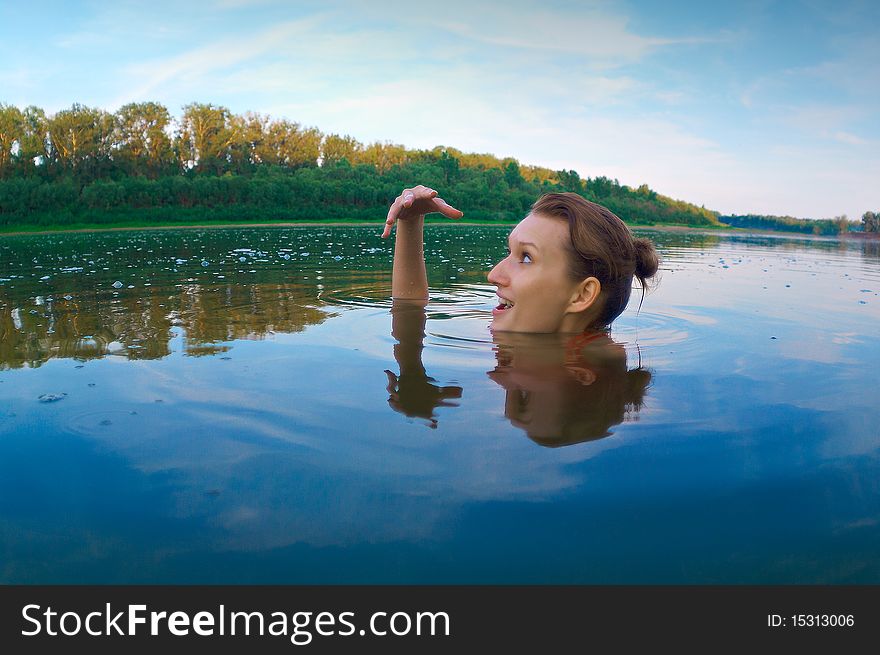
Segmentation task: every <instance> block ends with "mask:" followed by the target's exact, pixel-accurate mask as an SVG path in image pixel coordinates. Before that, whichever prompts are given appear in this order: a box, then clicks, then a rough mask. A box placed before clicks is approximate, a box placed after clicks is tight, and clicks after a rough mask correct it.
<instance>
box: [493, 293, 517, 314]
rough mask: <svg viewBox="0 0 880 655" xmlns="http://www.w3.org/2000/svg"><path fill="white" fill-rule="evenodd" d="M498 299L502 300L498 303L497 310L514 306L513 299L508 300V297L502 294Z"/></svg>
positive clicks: (501, 310) (500, 310)
mask: <svg viewBox="0 0 880 655" xmlns="http://www.w3.org/2000/svg"><path fill="white" fill-rule="evenodd" d="M498 300H499V301H500V302H499V303H498V306H497V307H496V308H495V309H496V311H499V312H503V311H504V310H506V309H510V308H511V307H513V303H512V302H511V301H509V300H507V298H502V297H501V296H498Z"/></svg>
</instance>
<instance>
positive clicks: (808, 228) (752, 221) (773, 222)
mask: <svg viewBox="0 0 880 655" xmlns="http://www.w3.org/2000/svg"><path fill="white" fill-rule="evenodd" d="M840 218H843V222H844V224H846V217H845V216H844V217H838V218H836V219H831V218H823V219H819V220H814V219H808V218H794V217H793V216H762V215H757V214H747V215H745V216H719V217H718V220H719V221H721V222H722V223H724V224H725V225H730V226H731V227H743V228H751V229H755V230H776V231H782V232H799V233H801V234H824V235H833V234H839V233H841V232H843V231H845V230H842V229H841V221H840Z"/></svg>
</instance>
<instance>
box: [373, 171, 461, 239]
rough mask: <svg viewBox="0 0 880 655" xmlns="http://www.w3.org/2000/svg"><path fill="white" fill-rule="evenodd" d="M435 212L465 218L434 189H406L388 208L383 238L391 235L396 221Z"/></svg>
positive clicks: (419, 186)
mask: <svg viewBox="0 0 880 655" xmlns="http://www.w3.org/2000/svg"><path fill="white" fill-rule="evenodd" d="M434 212H440V213H441V214H443V215H444V216H446V217H447V218H461V217H462V216H464V213H463V212H461V211H459V210H458V209H456V208H455V207H453V206H451V205H449V204H447V203H446V201H445V200H443V198H438V197H437V192H436V191H435V190H434V189H429V188H428V187H426V186H422V185H421V184H419V185H418V186H415V187H413V188H412V189H404V190H403V193H401V194H400V195H399V196H397V198H395V199H394V202H393V203H392V204H391V207H389V208H388V218H387V219H386V221H385V230H384V231H383V232H382V238H383V239H384V238H385V237H387V236H388V235H389V234H391V227H392V226H393V225H394V222H395V221H396V220H398V219H401V220H406V219H408V218H414V217H418V216H424V215H425V214H433V213H434Z"/></svg>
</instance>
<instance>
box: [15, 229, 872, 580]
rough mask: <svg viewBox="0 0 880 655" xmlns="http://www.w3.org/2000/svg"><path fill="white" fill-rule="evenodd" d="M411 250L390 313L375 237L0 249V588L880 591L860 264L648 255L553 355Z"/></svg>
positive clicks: (782, 248)
mask: <svg viewBox="0 0 880 655" xmlns="http://www.w3.org/2000/svg"><path fill="white" fill-rule="evenodd" d="M430 229H431V236H430V238H429V241H430V242H429V244H428V247H427V250H428V259H429V278H430V281H431V284H432V288H433V290H434V300H433V302H432V303H431V304H429V305H428V307H427V308H426V309H425V310H422V309H421V308H419V307H411V306H400V305H398V306H395V307H394V308H393V311H392V304H391V302H390V300H389V299H388V297H387V296H388V290H389V288H390V261H391V260H390V257H391V255H390V244H388V243H386V242H383V241H381V240H380V239H379V238H378V237H377V236H376V232H377V230H376V229H374V228H369V227H311V228H305V227H303V228H296V229H288V228H272V229H258V228H253V229H229V230H187V231H152V232H150V231H144V232H121V233H102V234H92V235H80V234H73V235H63V236H62V235H54V236H28V237H5V238H3V239H0V399H2V404H0V544H2V545H3V554H4V556H3V558H2V562H0V580H2V581H3V582H27V583H30V582H278V583H282V582H316V583H327V582H475V583H484V582H502V583H504V582H597V583H601V582H612V583H614V582H648V583H653V582H673V583H678V582H695V583H702V582H756V583H761V582H767V583H777V582H874V583H876V582H878V581H880V561H878V560H880V558H878V554H877V549H876V544H877V543H878V542H880V524H878V520H880V482H878V480H880V475H878V473H880V466H878V453H880V437H878V432H877V428H876V426H877V425H878V424H880V410H878V408H877V403H876V398H875V395H876V394H875V393H873V391H874V390H875V389H876V381H877V376H876V371H877V368H878V365H880V347H878V344H877V339H876V336H877V324H878V318H880V297H878V293H880V252H878V250H880V248H878V243H877V242H857V241H852V242H839V241H835V240H806V239H781V238H773V237H760V238H755V237H737V238H731V237H721V236H718V235H699V234H693V233H681V234H679V233H661V232H649V233H646V234H647V235H648V236H650V237H651V238H653V239H655V241H656V242H657V244H658V247H659V248H660V250H661V253H662V255H663V257H664V262H663V264H662V270H661V276H662V279H661V281H660V282H659V284H658V286H657V287H656V289H655V290H653V291H652V292H650V293H649V294H648V295H647V296H646V298H645V301H644V304H643V306H642V309H641V311H640V312H637V311H636V310H637V307H638V292H635V293H634V298H635V300H634V302H632V303H631V307H630V308H629V309H628V310H627V311H626V312H625V313H624V315H623V316H622V317H621V318H620V319H619V320H618V322H617V324H616V325H615V330H614V331H613V333H612V339H613V341H612V342H610V343H604V342H603V340H601V339H599V340H596V341H591V342H589V343H579V344H571V343H567V342H564V341H562V342H561V341H560V340H558V339H555V338H553V337H518V338H512V337H509V336H508V337H504V338H496V339H493V338H492V335H491V334H490V333H489V332H488V329H487V325H488V323H489V320H490V316H489V310H490V308H491V307H492V306H493V305H494V304H495V296H494V289H493V288H492V287H490V286H489V285H488V284H487V283H486V280H485V273H486V271H488V270H489V268H490V266H491V264H492V263H493V262H494V261H496V260H497V259H498V258H500V257H502V256H503V252H504V238H505V236H506V230H507V229H506V228H494V227H479V228H477V227H452V226H450V227H445V226H431V228H430ZM117 282H118V284H116V283H117ZM392 332H393V334H392ZM41 396H43V398H42V401H41V399H40V397H41Z"/></svg>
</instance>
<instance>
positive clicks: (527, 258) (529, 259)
mask: <svg viewBox="0 0 880 655" xmlns="http://www.w3.org/2000/svg"><path fill="white" fill-rule="evenodd" d="M521 261H522V263H523V264H531V263H532V256H531V255H530V254H529V253H527V252H524V253H523V256H522V260H521Z"/></svg>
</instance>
